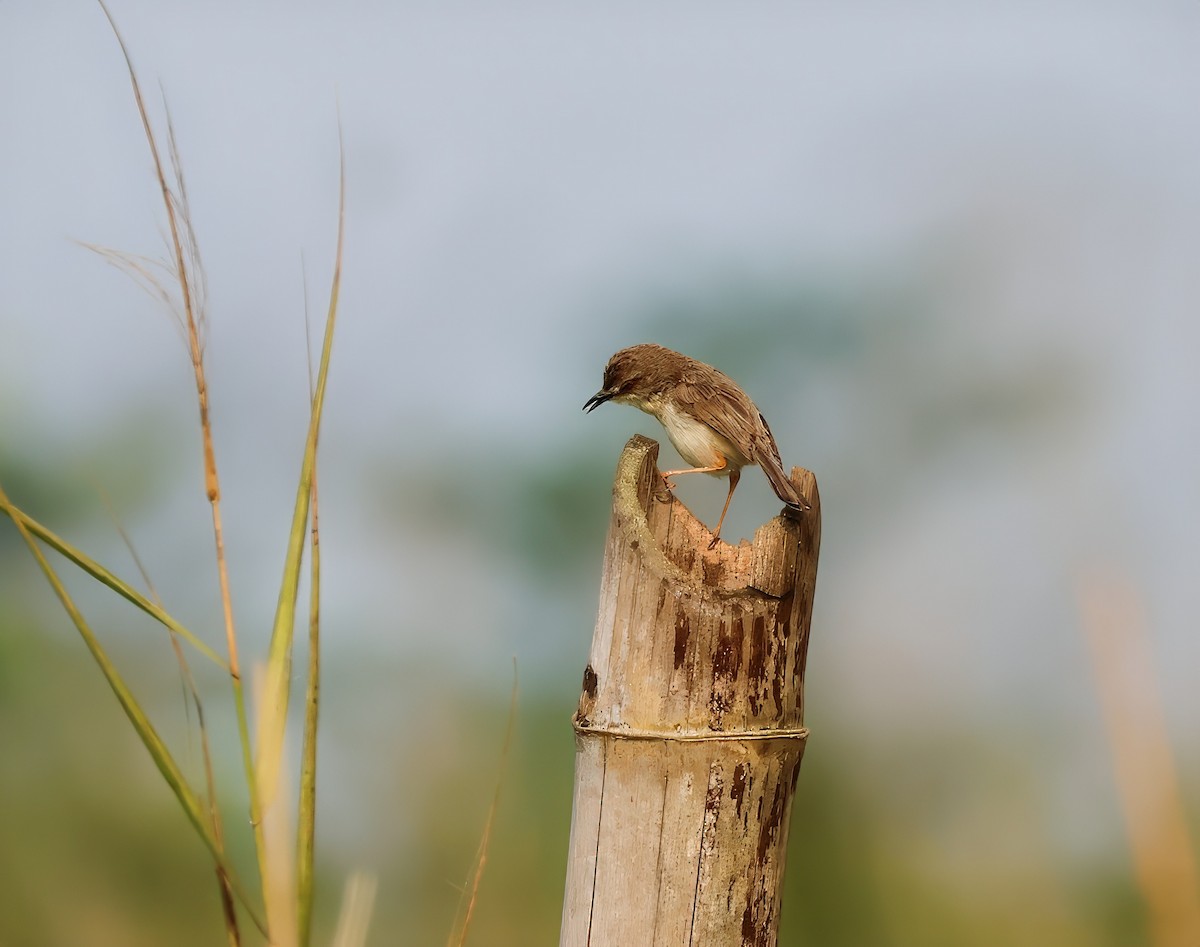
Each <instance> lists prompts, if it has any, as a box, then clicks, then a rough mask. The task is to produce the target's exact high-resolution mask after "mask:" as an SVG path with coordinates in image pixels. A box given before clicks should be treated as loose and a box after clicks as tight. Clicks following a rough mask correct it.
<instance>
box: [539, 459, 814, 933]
mask: <svg viewBox="0 0 1200 947" xmlns="http://www.w3.org/2000/svg"><path fill="white" fill-rule="evenodd" d="M657 459H658V444H657V443H655V442H654V441H652V440H649V439H647V438H644V437H641V436H637V437H634V438H633V439H632V440H630V441H629V443H628V444H627V445H626V446H625V451H624V453H623V454H622V455H621V460H620V463H619V464H618V467H617V475H616V481H615V483H614V486H613V512H612V521H611V524H610V526H609V531H608V539H607V544H606V548H605V557H604V574H603V580H602V584H601V591H600V611H599V616H598V617H597V620H596V631H595V635H594V636H593V638H592V650H591V660H590V661H589V663H588V666H587V669H586V670H585V672H584V676H583V694H582V696H581V697H580V699H579V709H578V711H577V712H576V714H575V718H574V723H575V797H574V809H573V814H572V819H571V841H570V851H569V855H568V863H567V884H566V896H565V899H564V903H563V921H562V935H561V939H560V945H561V947H645V945H652V947H679V945H701V944H705V945H713V947H726V945H736V944H742V945H754V947H771V945H774V944H775V943H776V941H777V939H778V931H779V902H780V893H781V890H782V880H783V867H784V859H785V855H786V849H787V837H788V824H789V821H790V816H791V806H792V796H793V794H794V792H795V787H796V776H797V774H798V773H799V770H800V759H801V756H802V755H803V753H804V744H805V739H806V737H807V736H808V731H807V730H806V729H805V728H804V665H805V656H806V653H807V648H808V632H809V622H810V618H811V614H812V598H813V588H814V585H815V582H816V571H817V550H818V546H819V544H820V535H821V518H820V504H819V500H818V496H817V485H816V480H815V479H814V477H813V475H812V474H811V473H810V472H808V471H807V470H801V469H800V468H796V469H795V470H793V471H792V480H793V482H794V483H795V484H796V486H797V487H798V488H799V489H800V492H801V493H802V494H803V495H804V496H805V497H806V498H807V499H808V500H809V502H810V503H811V504H812V506H813V509H812V511H811V512H808V513H804V514H799V515H796V516H795V518H789V517H785V516H782V515H781V516H778V517H776V518H775V519H773V520H771V521H770V522H768V523H766V524H765V525H763V526H762V527H760V528H759V530H758V532H757V533H756V534H755V537H754V542H753V543H752V544H750V543H744V542H743V543H742V544H740V545H738V546H728V545H725V544H723V543H722V544H720V545H719V546H718V547H717V548H716V549H714V550H711V551H710V550H709V549H708V548H707V547H708V541H709V539H710V538H711V534H710V533H709V532H708V530H707V529H705V527H704V526H703V525H702V524H701V523H699V522H697V521H696V519H695V518H694V517H693V516H692V515H691V514H690V513H689V512H688V510H687V509H686V507H684V506H683V504H682V503H680V501H679V500H677V499H675V497H674V496H672V495H671V494H670V493H668V492H667V491H666V490H665V488H664V487H663V483H662V478H661V476H660V475H659V473H658V470H657V467H656V466H655V463H656V461H657Z"/></svg>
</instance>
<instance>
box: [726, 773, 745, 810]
mask: <svg viewBox="0 0 1200 947" xmlns="http://www.w3.org/2000/svg"><path fill="white" fill-rule="evenodd" d="M729 798H730V799H732V800H733V804H734V810H733V811H734V812H735V813H737V815H738V816H739V817H740V816H741V814H742V803H743V802H745V801H746V764H745V763H738V765H737V766H736V767H734V770H733V783H732V784H731V785H730V787H729Z"/></svg>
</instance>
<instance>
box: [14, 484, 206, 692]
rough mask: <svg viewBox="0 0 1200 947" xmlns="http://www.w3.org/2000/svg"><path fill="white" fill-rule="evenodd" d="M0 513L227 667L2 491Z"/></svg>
mask: <svg viewBox="0 0 1200 947" xmlns="http://www.w3.org/2000/svg"><path fill="white" fill-rule="evenodd" d="M0 513H4V514H5V515H7V516H8V517H9V519H11V520H12V521H13V523H14V524H15V525H16V527H17V529H19V530H21V531H22V534H24V533H25V532H26V531H28V532H29V533H30V534H31V535H33V536H36V537H37V538H38V539H40V540H41V541H42V542H44V543H45V544H46V545H47V546H49V547H50V548H51V549H53V550H54V551H55V552H57V553H58V554H59V555H61V556H63V557H64V558H66V559H68V560H69V561H71V562H73V563H74V564H75V565H77V566H78V567H79V568H80V569H82V570H83V571H84V572H86V573H87V574H88V575H90V576H91V577H92V578H93V579H96V580H97V581H98V582H100V583H101V584H102V585H106V586H108V588H110V589H112V590H113V591H114V592H116V593H117V594H118V595H120V596H121V598H123V599H125V600H126V601H127V602H129V603H130V604H132V605H135V606H137V607H138V608H140V609H141V610H142V611H143V612H145V613H146V614H147V615H149V616H150V617H151V618H153V619H154V620H155V621H157V622H159V623H160V624H162V625H164V626H165V627H166V628H168V629H170V630H171V631H173V632H174V633H175V634H177V635H179V637H181V638H183V639H184V640H185V641H186V642H187V643H188V644H190V645H191V646H192V647H193V648H195V649H196V650H197V651H199V652H200V653H201V654H202V655H204V657H206V658H208V659H209V660H210V661H212V662H213V664H215V665H217V667H219V668H221V669H223V670H225V671H228V670H229V665H228V664H226V663H225V661H224V660H223V659H222V658H221V656H220V655H219V654H217V653H216V652H215V651H213V649H212V648H210V647H209V646H208V645H206V644H205V643H204V642H203V641H201V640H200V639H199V638H197V637H196V636H195V635H194V634H192V632H190V631H188V629H187V628H185V627H184V626H183V625H181V624H180V623H179V622H178V621H176V620H175V619H174V618H172V617H171V616H170V614H168V613H167V611H166V610H165V609H163V608H162V606H160V605H157V604H155V603H154V602H152V601H150V600H149V599H148V598H146V596H144V595H142V594H141V593H140V592H139V591H137V589H135V588H134V587H133V586H131V585H130V584H129V583H128V582H125V581H124V580H122V579H119V578H117V577H116V576H115V575H113V574H112V573H111V572H109V571H108V570H107V569H105V568H104V566H102V565H100V564H99V563H98V562H96V561H95V560H94V559H91V558H89V557H88V556H86V555H84V554H83V553H82V552H80V551H79V550H78V549H76V548H75V547H74V546H72V545H71V544H70V543H69V542H67V541H66V540H65V539H63V538H62V537H61V536H58V535H56V534H55V533H54V532H52V531H51V530H50V529H48V528H47V527H45V526H43V525H42V524H41V523H39V522H38V521H37V520H35V519H33V517H31V516H29V515H28V514H27V513H24V512H22V511H21V510H20V509H19V508H17V507H15V506H13V504H12V503H11V501H9V499H8V497H7V496H6V495H5V494H4V493H3V492H0Z"/></svg>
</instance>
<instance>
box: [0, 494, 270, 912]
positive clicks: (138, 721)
mask: <svg viewBox="0 0 1200 947" xmlns="http://www.w3.org/2000/svg"><path fill="white" fill-rule="evenodd" d="M0 504H4V505H5V506H10V504H9V503H8V497H7V495H6V494H5V493H4V490H3V488H0ZM12 519H13V523H14V524H16V527H17V530H18V532H20V534H21V538H22V539H24V540H25V544H26V545H27V546H28V547H29V551H30V552H31V553H32V554H33V557H34V559H36V560H37V563H38V565H39V566H40V567H41V570H42V572H43V573H44V574H45V576H46V579H47V580H48V581H49V583H50V586H51V587H52V588H53V589H54V593H55V594H56V595H57V596H58V600H59V601H60V602H61V603H62V606H63V609H64V610H65V611H66V613H67V615H68V616H69V617H70V619H71V621H72V623H73V624H74V625H75V627H76V629H78V631H79V634H80V636H81V637H82V638H83V641H84V644H86V645H87V648H88V650H89V651H90V652H91V653H92V657H93V659H94V660H95V661H96V664H97V665H98V666H99V667H100V670H101V672H102V673H103V674H104V677H105V679H106V680H107V681H108V685H109V687H111V688H112V691H113V693H114V694H115V695H116V698H117V702H118V703H120V705H121V709H122V710H123V711H125V716H126V717H128V718H129V722H130V723H131V724H133V728H134V730H136V731H137V734H138V737H139V738H140V739H141V741H142V744H143V745H144V746H145V747H146V750H147V751H148V752H149V753H150V758H151V759H152V760H153V761H154V765H155V766H156V767H158V771H159V772H160V773H161V774H162V777H163V779H165V780H166V782H167V785H168V786H170V787H171V791H172V792H173V793H174V794H175V798H176V799H178V800H179V804H180V806H182V807H183V811H184V814H185V815H186V816H187V819H188V821H189V822H191V824H192V827H193V828H194V829H195V830H196V832H197V833H198V834H199V835H200V838H201V840H202V841H203V842H204V844H205V846H206V847H207V848H208V850H209V853H210V854H211V855H212V857H213V860H214V861H215V862H216V864H217V867H218V869H219V870H220V871H221V872H223V873H224V875H225V877H226V878H227V879H228V880H229V884H230V887H231V888H232V890H233V892H234V894H235V895H236V896H237V898H238V900H240V901H241V902H242V904H243V905H244V906H245V908H246V912H247V913H248V914H249V916H250V918H251V920H252V921H253V922H254V923H255V924H256V925H257V926H258V928H259V929H260V930H265V928H263V924H262V921H261V920H259V917H258V914H257V912H256V911H255V909H254V906H253V904H251V902H250V901H249V899H248V898H247V896H246V893H245V889H243V888H242V886H241V884H240V883H239V882H238V881H237V880H236V876H235V875H234V873H233V870H232V868H231V867H230V865H229V863H228V861H227V860H226V858H225V856H224V854H223V852H222V850H221V846H220V844H219V843H218V842H217V839H216V837H215V836H214V834H213V832H212V829H211V827H210V826H209V824H208V823H207V821H206V820H205V818H204V809H203V807H202V805H201V803H200V800H199V798H198V797H197V795H196V793H195V792H194V791H193V790H192V788H191V786H189V785H188V782H187V780H186V779H185V778H184V775H183V772H182V771H181V770H180V768H179V765H178V764H177V763H176V762H175V759H174V757H172V756H171V752H170V750H168V749H167V746H166V744H165V743H164V742H163V741H162V738H161V737H160V736H159V735H158V732H157V731H156V730H155V729H154V725H153V724H152V723H150V718H149V717H147V716H146V713H145V711H143V710H142V707H141V705H140V704H138V702H137V700H136V699H135V698H134V696H133V694H132V692H131V691H130V690H129V687H128V686H127V685H126V684H125V681H124V679H123V678H122V677H121V675H120V673H119V672H118V671H117V669H116V666H115V665H114V664H113V663H112V661H111V660H110V659H109V657H108V654H107V653H106V652H105V650H104V648H103V647H102V646H101V644H100V642H99V640H98V639H97V638H96V636H95V634H94V633H93V632H92V629H91V627H90V626H89V625H88V623H87V622H86V621H85V620H84V618H83V614H82V613H81V612H80V611H79V609H78V607H77V606H76V605H75V602H74V600H73V599H72V598H71V596H70V594H69V593H68V592H67V589H66V586H64V585H63V583H62V580H61V579H60V578H59V576H58V573H56V572H55V571H54V567H53V566H51V565H50V562H49V560H48V559H47V558H46V556H45V554H44V553H43V552H42V550H41V547H40V546H38V543H37V540H35V539H34V536H33V533H32V531H31V530H29V529H27V528H26V526H25V523H24V521H23V520H21V519H19V518H17V517H13V518H12Z"/></svg>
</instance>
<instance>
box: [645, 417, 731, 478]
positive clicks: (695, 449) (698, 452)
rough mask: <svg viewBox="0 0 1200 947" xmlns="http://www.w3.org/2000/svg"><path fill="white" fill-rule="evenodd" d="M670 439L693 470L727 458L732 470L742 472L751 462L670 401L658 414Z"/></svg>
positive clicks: (719, 436) (715, 433)
mask: <svg viewBox="0 0 1200 947" xmlns="http://www.w3.org/2000/svg"><path fill="white" fill-rule="evenodd" d="M656 414H657V417H658V420H659V421H660V422H661V423H662V426H663V429H664V430H665V431H666V432H667V437H669V438H670V439H671V443H672V444H674V445H675V449H676V450H677V451H679V456H680V457H682V458H683V459H684V460H686V461H687V462H688V463H689V464H691V465H692V466H693V467H712V466H715V465H716V464H718V463H720V461H721V459H722V458H724V459H725V461H726V462H727V464H728V465H729V467H731V468H737V469H740V468H742V467H744V466H745V465H746V464H747V463H749V461H748V460H747V459H746V458H745V457H743V456H742V454H741V452H740V451H738V449H737V448H735V447H734V446H733V445H732V444H730V443H729V441H728V440H726V439H725V438H724V437H722V436H721V435H720V434H718V433H717V432H716V431H714V430H713V429H712V428H711V427H709V426H708V425H707V424H705V423H704V422H703V421H697V420H696V419H695V418H694V417H692V416H691V415H690V414H687V413H686V412H684V411H680V410H678V409H676V408H675V407H674V405H672V404H670V403H669V402H667V403H664V404H663V405H662V407H661V409H660V410H659V411H658V412H656Z"/></svg>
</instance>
